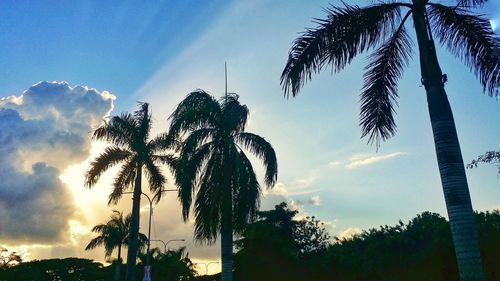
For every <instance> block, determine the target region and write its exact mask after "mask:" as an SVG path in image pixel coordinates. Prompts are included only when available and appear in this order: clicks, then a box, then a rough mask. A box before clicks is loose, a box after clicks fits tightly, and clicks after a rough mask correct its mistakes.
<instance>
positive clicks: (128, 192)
mask: <svg viewBox="0 0 500 281" xmlns="http://www.w3.org/2000/svg"><path fill="white" fill-rule="evenodd" d="M167 191H177V189H164V190H162V191H160V194H161V193H163V192H167ZM122 194H134V192H133V191H127V192H122ZM141 194H142V195H144V196H146V198H147V199H148V201H149V224H148V250H147V255H146V266H147V267H148V268H149V260H150V256H151V253H150V251H149V246H150V244H151V240H150V239H151V218H152V217H153V201H152V200H151V198H150V197H149V196H148V195H147V194H146V193H144V192H142V191H141Z"/></svg>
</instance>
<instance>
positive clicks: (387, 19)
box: [281, 3, 404, 97]
mask: <svg viewBox="0 0 500 281" xmlns="http://www.w3.org/2000/svg"><path fill="white" fill-rule="evenodd" d="M401 6H404V4H401V3H387V4H385V3H383V4H377V5H372V6H368V7H366V8H360V7H358V6H350V5H347V4H344V7H334V6H332V7H330V8H329V9H327V13H328V15H327V19H316V20H315V22H316V23H317V24H318V27H316V28H310V29H307V30H306V31H305V32H304V33H303V34H302V35H301V36H300V37H299V38H297V39H296V40H295V41H294V42H293V45H292V48H291V50H290V52H289V55H288V61H287V63H286V66H285V69H284V70H283V72H282V74H281V85H282V87H283V90H284V94H285V96H287V97H288V96H289V95H290V93H291V94H292V96H296V95H297V94H298V93H299V90H300V88H301V87H302V86H303V85H304V83H305V82H306V81H307V80H310V79H311V76H312V74H313V73H318V72H320V71H321V70H322V69H323V66H325V65H326V64H329V65H331V66H332V69H333V71H336V72H337V71H340V70H342V69H343V68H344V67H345V66H346V65H347V64H349V63H350V62H351V61H352V59H353V58H354V57H355V56H357V55H358V54H360V53H362V52H364V51H366V50H367V49H369V48H371V47H375V45H377V44H378V43H379V42H380V41H381V40H383V39H384V38H385V36H386V35H387V34H388V33H390V32H392V31H393V30H394V28H395V23H396V20H397V19H399V18H400V7H401Z"/></svg>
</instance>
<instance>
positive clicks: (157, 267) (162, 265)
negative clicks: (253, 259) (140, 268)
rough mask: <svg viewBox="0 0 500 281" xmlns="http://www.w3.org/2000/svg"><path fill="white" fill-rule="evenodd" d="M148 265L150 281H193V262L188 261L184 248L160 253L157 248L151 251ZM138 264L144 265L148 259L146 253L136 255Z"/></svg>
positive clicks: (187, 254) (194, 273)
mask: <svg viewBox="0 0 500 281" xmlns="http://www.w3.org/2000/svg"><path fill="white" fill-rule="evenodd" d="M149 256H150V259H151V260H150V264H151V267H152V272H151V279H152V280H163V281H173V280H194V279H195V277H194V276H195V275H196V273H197V272H196V270H195V269H194V264H193V262H192V261H191V260H190V259H189V253H187V252H186V247H180V248H179V249H177V250H168V251H166V252H163V253H162V252H161V250H160V249H159V248H153V249H151V251H150V253H149ZM138 258H139V260H140V262H139V264H141V265H146V264H147V259H148V253H147V252H141V253H139V255H138Z"/></svg>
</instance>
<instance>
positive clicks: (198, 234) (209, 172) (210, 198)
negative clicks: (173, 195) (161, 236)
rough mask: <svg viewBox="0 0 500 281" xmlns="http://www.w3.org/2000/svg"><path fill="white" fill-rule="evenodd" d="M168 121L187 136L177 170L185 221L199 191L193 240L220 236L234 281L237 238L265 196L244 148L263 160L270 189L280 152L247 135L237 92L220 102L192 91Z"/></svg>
mask: <svg viewBox="0 0 500 281" xmlns="http://www.w3.org/2000/svg"><path fill="white" fill-rule="evenodd" d="M170 118H171V120H172V123H171V126H170V134H171V135H172V136H175V137H180V136H182V135H184V134H185V133H187V134H188V136H187V137H186V138H185V139H184V141H183V144H182V147H181V148H180V155H179V159H178V162H177V168H176V172H175V178H176V182H177V185H178V187H179V199H180V201H181V204H182V215H183V219H184V220H185V221H186V220H188V218H189V213H190V208H191V204H192V201H193V195H194V193H195V192H196V191H197V193H196V199H195V202H194V212H195V222H194V227H195V229H194V233H195V234H194V236H195V239H196V240H198V241H200V242H207V243H213V242H215V240H216V238H217V236H218V235H219V234H220V237H221V259H222V281H232V279H233V275H232V270H233V234H234V233H236V234H238V233H241V232H242V231H243V229H244V227H245V226H246V225H247V223H248V222H249V221H252V220H253V219H254V218H255V216H256V213H257V210H258V208H259V202H260V192H261V190H260V185H259V182H258V181H257V179H256V176H255V172H254V170H253V167H252V164H251V162H250V160H249V159H248V157H247V156H246V154H245V152H244V150H243V149H245V150H247V151H250V152H251V153H253V154H254V155H256V156H257V157H258V158H260V159H261V160H262V161H263V162H264V170H265V176H264V181H265V183H266V185H267V186H273V185H274V183H275V182H276V178H277V174H278V164H277V160H276V154H275V152H274V149H273V148H272V146H271V144H270V143H269V142H267V141H266V140H265V139H264V138H262V137H260V136H258V135H255V134H252V133H248V132H245V126H246V123H247V118H248V108H247V107H246V106H245V105H241V104H240V103H239V101H238V95H236V94H229V95H227V94H226V97H225V98H223V99H221V100H220V101H217V100H215V99H214V98H213V97H212V96H210V95H209V94H207V93H206V92H204V91H202V90H198V91H195V92H192V93H190V94H189V95H188V96H187V97H186V98H185V99H184V100H183V101H182V102H181V103H180V104H179V105H178V106H177V109H176V110H175V111H174V113H173V114H172V115H171V116H170Z"/></svg>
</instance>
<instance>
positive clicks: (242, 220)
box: [233, 151, 261, 233]
mask: <svg viewBox="0 0 500 281" xmlns="http://www.w3.org/2000/svg"><path fill="white" fill-rule="evenodd" d="M235 167H236V169H235V170H236V173H235V182H234V185H235V186H234V189H233V206H234V207H233V229H234V231H235V232H236V233H242V232H243V230H245V227H246V226H247V225H248V223H250V222H252V221H254V220H255V218H256V216H257V211H258V209H259V206H260V192H261V190H260V185H259V182H258V181H257V178H256V175H255V172H254V170H253V168H252V163H251V162H250V160H249V159H248V158H247V156H246V155H245V153H244V152H243V151H239V152H238V157H236V158H235Z"/></svg>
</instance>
